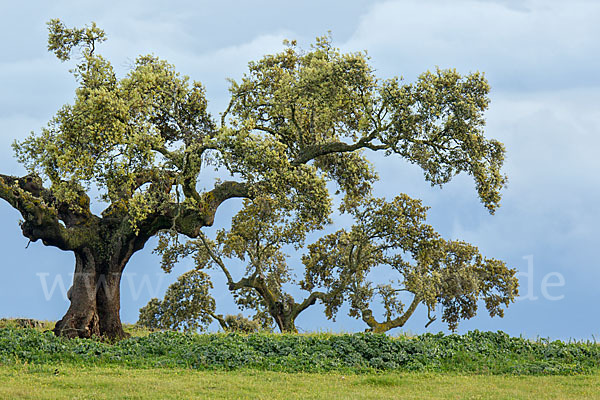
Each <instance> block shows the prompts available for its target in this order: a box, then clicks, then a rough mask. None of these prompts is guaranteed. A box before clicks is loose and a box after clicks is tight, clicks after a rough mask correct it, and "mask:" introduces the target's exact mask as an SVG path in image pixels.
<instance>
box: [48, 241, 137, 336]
mask: <svg viewBox="0 0 600 400" xmlns="http://www.w3.org/2000/svg"><path fill="white" fill-rule="evenodd" d="M128 258H129V257H127V259H128ZM75 259H76V265H75V275H74V277H73V286H72V287H71V289H70V290H69V299H70V300H71V306H70V307H69V309H68V310H67V313H66V314H65V316H64V317H63V318H62V319H61V320H60V321H58V322H57V323H56V327H55V328H54V333H55V334H56V335H59V336H66V337H69V338H73V337H80V338H89V337H92V336H99V337H103V338H108V339H121V338H124V337H126V336H127V335H126V333H125V332H124V331H123V327H122V325H121V318H120V304H121V303H120V299H121V296H120V284H121V275H122V271H123V267H124V266H125V263H126V261H127V260H121V262H116V263H115V262H110V261H105V260H103V259H102V258H101V257H99V256H98V255H97V254H94V252H92V251H91V250H89V249H85V250H83V251H78V252H76V253H75Z"/></svg>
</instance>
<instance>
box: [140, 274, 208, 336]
mask: <svg viewBox="0 0 600 400" xmlns="http://www.w3.org/2000/svg"><path fill="white" fill-rule="evenodd" d="M211 288H212V283H211V282H210V278H209V276H208V275H207V274H205V273H204V272H202V271H196V270H192V271H188V272H186V273H185V274H183V275H181V276H180V277H179V278H178V279H177V282H175V283H173V284H172V285H170V286H169V288H168V289H167V292H166V293H165V297H164V299H163V300H162V301H160V300H158V299H151V300H150V302H149V303H148V304H147V305H146V306H144V307H142V308H141V309H140V317H139V320H138V322H137V324H138V325H140V326H143V327H146V328H150V329H173V330H183V331H184V332H195V331H197V330H198V329H200V330H204V329H205V328H206V327H207V326H208V325H209V324H210V323H211V322H212V319H213V317H214V315H215V314H214V313H215V300H214V299H213V298H212V296H211V295H210V293H209V290H210V289H211Z"/></svg>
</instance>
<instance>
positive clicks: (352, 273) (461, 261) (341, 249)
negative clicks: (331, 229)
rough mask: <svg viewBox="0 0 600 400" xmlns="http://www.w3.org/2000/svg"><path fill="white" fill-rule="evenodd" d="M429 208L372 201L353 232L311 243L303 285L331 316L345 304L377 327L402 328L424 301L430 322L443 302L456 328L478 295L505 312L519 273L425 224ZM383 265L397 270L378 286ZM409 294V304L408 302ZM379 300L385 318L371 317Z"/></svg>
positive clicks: (494, 311)
mask: <svg viewBox="0 0 600 400" xmlns="http://www.w3.org/2000/svg"><path fill="white" fill-rule="evenodd" d="M426 211H427V207H424V206H423V205H422V204H421V202H420V201H419V200H413V199H411V198H410V197H408V196H406V195H400V196H397V197H396V198H394V200H393V201H391V202H386V201H385V200H383V199H372V200H370V201H366V202H364V203H363V204H362V205H361V206H359V207H357V208H355V209H352V210H350V213H351V214H352V215H353V216H354V218H355V224H354V226H352V228H351V229H350V230H345V229H341V230H339V231H337V232H335V233H333V234H330V235H327V236H325V237H323V238H321V239H319V240H318V241H317V242H316V243H314V244H312V245H310V246H309V253H308V254H307V255H305V256H304V257H303V263H304V265H305V267H306V269H305V277H304V280H303V281H302V282H301V284H302V288H303V289H306V290H309V291H312V290H315V289H316V288H321V290H323V291H324V292H325V293H326V295H324V296H321V299H322V300H323V302H324V303H325V306H326V314H327V316H328V317H329V318H333V317H334V315H335V314H336V313H337V311H338V310H339V308H340V307H341V305H342V304H344V302H346V301H347V302H348V303H349V305H350V312H349V314H350V315H351V316H353V317H356V318H361V319H362V320H363V321H364V322H365V323H366V324H367V325H368V326H369V328H368V330H372V331H374V332H386V331H388V330H390V329H393V328H396V327H401V326H403V325H404V324H405V323H406V321H407V320H408V319H409V318H410V317H411V316H412V315H413V313H414V312H415V310H416V309H417V306H418V305H419V304H424V305H425V306H426V307H427V311H428V315H429V322H428V324H427V325H429V324H430V323H432V322H433V321H434V320H435V316H434V315H433V313H434V311H435V309H436V307H437V306H438V305H441V306H442V308H443V312H442V320H443V321H444V322H446V323H447V324H448V327H449V328H450V329H451V330H455V329H456V328H457V326H458V322H459V321H460V320H461V319H469V318H472V317H473V316H475V313H476V312H477V308H478V302H479V301H480V300H482V301H483V302H484V303H485V306H486V308H487V310H488V312H489V314H490V316H492V317H493V316H496V315H498V316H500V317H502V316H503V315H504V310H503V308H502V306H508V305H509V303H510V302H512V301H514V298H515V296H516V295H517V293H518V290H517V287H518V280H517V278H516V277H515V273H516V271H515V270H514V269H509V268H507V267H506V265H505V264H504V263H503V262H502V261H498V260H495V259H487V258H484V257H483V256H482V255H481V254H479V251H478V249H477V247H475V246H473V245H470V244H468V243H465V242H460V241H446V240H444V239H442V238H441V237H440V236H439V235H438V234H437V233H436V232H435V231H434V230H433V228H432V227H431V226H429V225H427V224H425V223H424V221H425V217H426ZM384 267H386V268H388V270H389V272H391V273H392V274H393V275H390V276H389V279H388V282H387V283H385V284H379V285H376V286H374V284H373V282H372V281H371V280H370V279H369V274H370V273H371V272H373V271H374V270H375V269H376V268H384ZM386 278H387V275H386ZM402 294H406V295H407V296H404V297H403V296H402ZM407 297H408V299H409V304H408V306H407V304H405V302H404V301H403V299H406V298H407ZM377 298H379V300H380V301H381V303H382V306H383V314H384V315H383V320H380V321H378V320H377V319H376V318H375V317H374V311H375V307H374V305H375V304H374V303H375V301H376V299H377Z"/></svg>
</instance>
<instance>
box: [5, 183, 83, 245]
mask: <svg viewBox="0 0 600 400" xmlns="http://www.w3.org/2000/svg"><path fill="white" fill-rule="evenodd" d="M83 195H84V196H85V194H83ZM0 198H3V199H4V200H6V201H7V202H8V203H9V204H10V205H11V206H12V207H13V208H15V209H16V210H17V211H19V212H20V213H21V215H22V216H23V219H24V222H23V223H22V224H21V230H22V231H23V235H24V236H25V237H27V238H29V239H30V240H31V241H32V242H35V241H37V240H39V239H41V240H42V242H43V243H44V245H46V246H55V247H58V248H59V249H61V250H74V249H76V248H78V247H80V246H81V245H82V244H83V243H84V242H85V241H86V238H87V237H88V235H86V232H87V231H88V230H89V229H93V228H91V227H89V226H86V225H85V224H82V222H83V220H85V221H89V220H90V219H93V218H94V216H93V215H92V214H91V213H90V212H89V198H88V197H87V196H85V197H82V198H81V201H80V203H81V204H80V207H81V210H80V211H78V212H74V211H71V210H70V209H69V208H68V206H66V205H65V204H57V203H56V201H55V199H54V196H53V195H52V193H51V191H50V190H48V189H46V188H44V187H43V186H42V182H41V179H40V178H39V177H38V176H37V175H35V174H31V175H27V176H24V177H22V178H18V177H14V176H8V175H1V174H0ZM60 220H62V221H63V222H64V225H63V224H62V223H61V222H60Z"/></svg>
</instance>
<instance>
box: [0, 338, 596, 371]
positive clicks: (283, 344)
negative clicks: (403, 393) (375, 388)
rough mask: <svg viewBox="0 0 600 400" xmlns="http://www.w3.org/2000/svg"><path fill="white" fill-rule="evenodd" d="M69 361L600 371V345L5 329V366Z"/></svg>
mask: <svg viewBox="0 0 600 400" xmlns="http://www.w3.org/2000/svg"><path fill="white" fill-rule="evenodd" d="M23 362H27V363H30V364H51V363H57V362H61V363H69V364H75V365H99V366H100V365H120V366H131V367H184V368H194V369H216V370H222V369H225V370H233V369H260V370H270V371H287V372H326V371H340V372H342V371H343V372H368V371H432V372H456V373H462V374H464V373H475V374H524V375H529V374H534V375H537V374H551V375H555V374H579V373H597V372H599V369H598V366H599V365H600V345H598V344H596V343H591V342H574V341H570V342H569V343H565V342H561V341H548V340H543V339H539V340H535V341H531V340H527V339H523V338H514V337H509V336H508V335H507V334H505V333H502V332H497V333H492V332H479V331H474V332H469V333H467V334H465V335H443V334H437V335H432V334H424V335H421V336H416V337H410V338H409V337H404V336H401V337H397V338H394V337H390V336H386V335H382V334H371V333H366V334H365V333H357V334H345V335H333V334H310V335H297V334H285V335H273V334H265V333H258V334H249V335H248V334H234V333H223V334H202V335H198V334H182V333H177V332H158V333H153V334H150V335H148V336H144V337H132V338H129V339H126V340H122V341H120V342H118V343H116V344H108V343H102V342H98V341H93V340H89V339H72V340H67V339H64V338H60V337H56V336H54V335H53V334H52V333H49V332H48V333H42V332H39V331H36V330H32V329H13V328H1V329H0V363H1V364H12V363H23Z"/></svg>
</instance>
